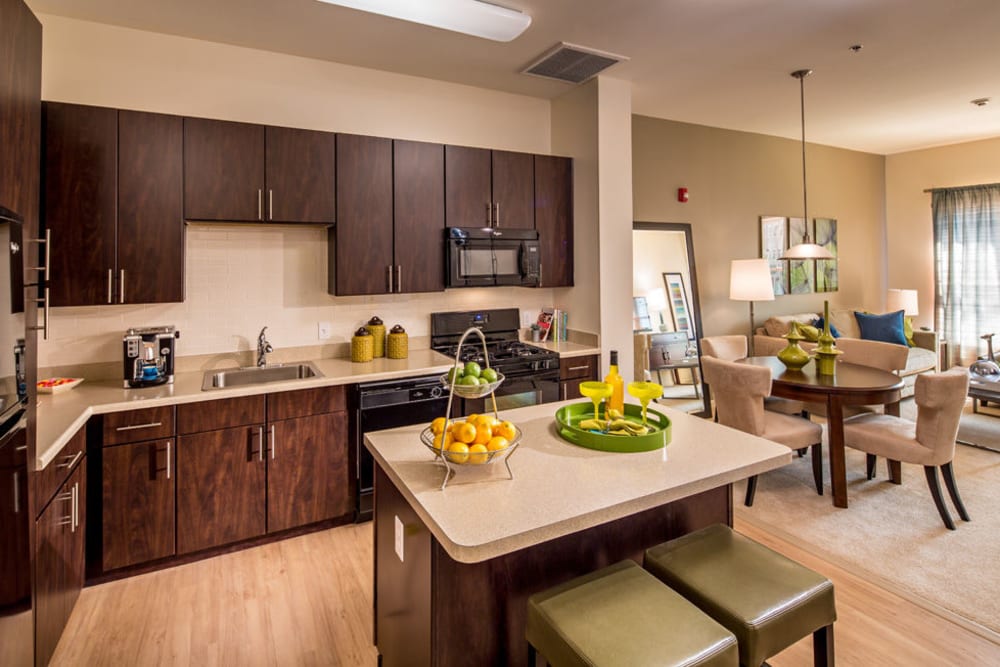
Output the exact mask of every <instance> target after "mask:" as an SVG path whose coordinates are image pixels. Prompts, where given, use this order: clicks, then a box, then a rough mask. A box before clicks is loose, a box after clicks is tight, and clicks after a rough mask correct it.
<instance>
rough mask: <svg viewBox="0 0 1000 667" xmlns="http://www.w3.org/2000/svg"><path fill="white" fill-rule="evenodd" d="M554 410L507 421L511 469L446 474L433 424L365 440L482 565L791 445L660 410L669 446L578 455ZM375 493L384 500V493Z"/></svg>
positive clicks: (433, 526) (760, 461) (511, 415)
mask: <svg viewBox="0 0 1000 667" xmlns="http://www.w3.org/2000/svg"><path fill="white" fill-rule="evenodd" d="M577 402H579V400H575V401H567V402H563V403H548V404H544V405H536V406H530V407H526V408H519V409H516V410H507V411H504V412H501V413H500V417H501V419H509V420H510V421H512V422H513V423H514V424H516V425H517V426H518V427H519V428H520V429H521V431H522V433H523V437H522V441H521V443H520V445H519V446H518V448H517V450H515V451H514V452H513V453H512V454H511V456H510V466H511V469H512V470H513V474H514V479H513V480H509V479H508V478H507V471H506V468H505V467H504V465H503V463H499V462H498V463H493V464H490V465H483V466H473V465H464V466H454V467H457V468H458V471H457V473H456V475H455V476H454V477H453V478H452V480H451V481H450V482H449V483H448V486H447V488H445V489H444V490H441V482H442V480H443V479H444V474H445V471H444V467H443V465H442V464H441V463H440V462H436V461H435V460H434V455H433V453H432V452H431V451H430V450H429V449H427V448H426V447H425V446H424V445H423V444H421V442H420V431H421V430H423V428H425V426H426V425H420V426H410V427H402V428H397V429H391V430H386V431H377V432H374V433H370V434H366V436H365V445H366V446H367V447H368V449H369V450H370V451H371V452H372V455H373V456H374V458H375V461H376V462H377V463H378V465H379V466H380V467H381V468H382V470H383V471H384V472H385V473H386V475H387V476H388V477H389V479H391V480H392V482H393V483H394V484H395V486H396V487H397V488H398V489H399V491H400V493H401V494H402V495H403V497H404V498H405V499H406V500H407V502H408V503H409V504H410V506H411V507H412V508H413V510H414V511H415V512H416V513H417V515H418V516H419V517H420V518H421V519H422V520H423V522H424V523H425V524H426V525H427V527H428V528H429V530H430V531H431V533H432V534H433V535H434V537H435V538H436V539H437V541H438V542H439V543H440V544H441V545H442V547H443V548H444V549H445V551H446V552H447V553H448V555H449V556H451V557H452V558H453V559H455V560H456V561H459V562H464V563H476V562H480V561H484V560H487V559H490V558H494V557H496V556H501V555H504V554H508V553H511V552H513V551H516V550H518V549H523V548H525V547H529V546H533V545H536V544H539V543H541V542H545V541H548V540H552V539H555V538H558V537H562V536H564V535H568V534H570V533H575V532H577V531H581V530H584V529H587V528H590V527H593V526H597V525H599V524H602V523H606V522H609V521H614V520H616V519H620V518H623V517H626V516H630V515H633V514H636V513H638V512H641V511H644V510H647V509H650V508H653V507H657V506H661V505H664V504H666V503H669V502H671V501H674V500H678V499H681V498H685V497H688V496H692V495H695V494H697V493H700V492H702V491H706V490H709V489H714V488H717V487H720V486H723V485H726V484H730V483H732V482H735V481H738V480H741V479H745V478H747V477H749V476H751V475H755V474H759V473H763V472H766V471H768V470H772V469H774V468H778V467H781V466H783V465H785V464H787V463H789V462H790V461H791V451H790V450H789V449H788V448H787V447H785V446H784V445H779V444H777V443H774V442H771V441H769V440H764V439H763V438H758V437H756V436H752V435H748V434H746V433H743V432H741V431H737V430H735V429H731V428H729V427H726V426H721V425H719V424H716V423H714V422H712V421H708V420H705V419H701V418H699V417H693V416H691V415H688V414H686V413H684V412H680V411H677V410H672V409H670V408H665V407H663V406H658V407H657V410H659V411H661V412H663V413H664V414H666V415H667V416H668V417H669V418H670V420H671V422H672V424H673V425H672V439H671V443H670V444H669V445H668V446H667V447H666V448H664V449H659V450H655V451H652V452H642V453H633V454H618V453H611V452H602V451H595V450H591V449H586V448H583V447H578V446H576V445H573V444H571V443H569V442H567V441H565V440H563V439H562V438H561V437H560V436H559V435H558V431H557V425H556V421H555V412H556V410H557V409H559V408H560V407H561V406H563V405H569V404H572V403H577ZM376 493H377V491H376Z"/></svg>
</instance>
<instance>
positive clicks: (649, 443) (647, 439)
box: [556, 402, 670, 452]
mask: <svg viewBox="0 0 1000 667" xmlns="http://www.w3.org/2000/svg"><path fill="white" fill-rule="evenodd" d="M601 414H602V416H603V414H604V413H603V412H602V413H601ZM593 416H594V404H593V403H589V402H588V403H574V404H573V405H566V406H563V407H561V408H559V409H558V410H556V421H557V422H558V423H559V435H561V436H562V437H563V439H564V440H568V441H569V442H571V443H573V444H574V445H579V446H580V447H587V448H589V449H600V450H602V451H605V452H650V451H653V450H654V449H661V448H663V447H666V446H667V445H669V444H670V419H669V418H668V417H667V416H666V415H665V414H663V413H661V412H657V411H656V410H652V409H649V410H647V411H646V426H648V427H650V428H651V429H653V430H652V431H650V432H649V433H647V434H646V435H631V436H628V435H607V434H604V433H598V432H596V431H585V430H583V429H582V428H579V427H578V426H577V424H579V423H580V422H581V421H583V420H584V419H591V418H592V417H593ZM625 419H628V420H629V421H634V422H636V423H637V424H641V423H642V406H639V405H635V404H633V403H626V404H625Z"/></svg>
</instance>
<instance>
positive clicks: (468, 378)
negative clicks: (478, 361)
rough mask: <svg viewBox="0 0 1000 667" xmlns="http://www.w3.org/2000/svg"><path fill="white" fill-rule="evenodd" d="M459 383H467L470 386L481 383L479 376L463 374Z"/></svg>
mask: <svg viewBox="0 0 1000 667" xmlns="http://www.w3.org/2000/svg"><path fill="white" fill-rule="evenodd" d="M458 384H467V385H469V386H470V387H471V386H475V385H478V384H479V378H477V377H476V376H475V375H463V376H462V377H461V378H460V379H459V381H458Z"/></svg>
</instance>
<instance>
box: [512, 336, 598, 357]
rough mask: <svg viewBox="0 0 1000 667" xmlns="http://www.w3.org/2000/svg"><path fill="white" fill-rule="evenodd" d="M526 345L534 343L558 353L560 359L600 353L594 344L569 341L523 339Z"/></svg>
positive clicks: (536, 345)
mask: <svg viewBox="0 0 1000 667" xmlns="http://www.w3.org/2000/svg"><path fill="white" fill-rule="evenodd" d="M524 342H525V343H527V344H528V345H534V346H535V347H540V348H542V349H543V350H548V351H549V352H555V353H556V354H558V355H559V358H560V359H567V358H570V357H585V356H588V355H591V354H598V355H599V354H601V348H599V347H595V346H594V345H583V344H581V343H571V342H569V341H565V340H560V341H545V342H536V341H532V340H525V341H524Z"/></svg>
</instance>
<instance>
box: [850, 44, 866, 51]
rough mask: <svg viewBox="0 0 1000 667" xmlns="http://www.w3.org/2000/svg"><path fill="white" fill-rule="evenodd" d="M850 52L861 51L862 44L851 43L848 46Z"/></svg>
mask: <svg viewBox="0 0 1000 667" xmlns="http://www.w3.org/2000/svg"><path fill="white" fill-rule="evenodd" d="M848 48H849V49H850V50H851V52H852V53H861V49H863V48H865V45H864V44H852V45H851V46H849V47H848Z"/></svg>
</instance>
